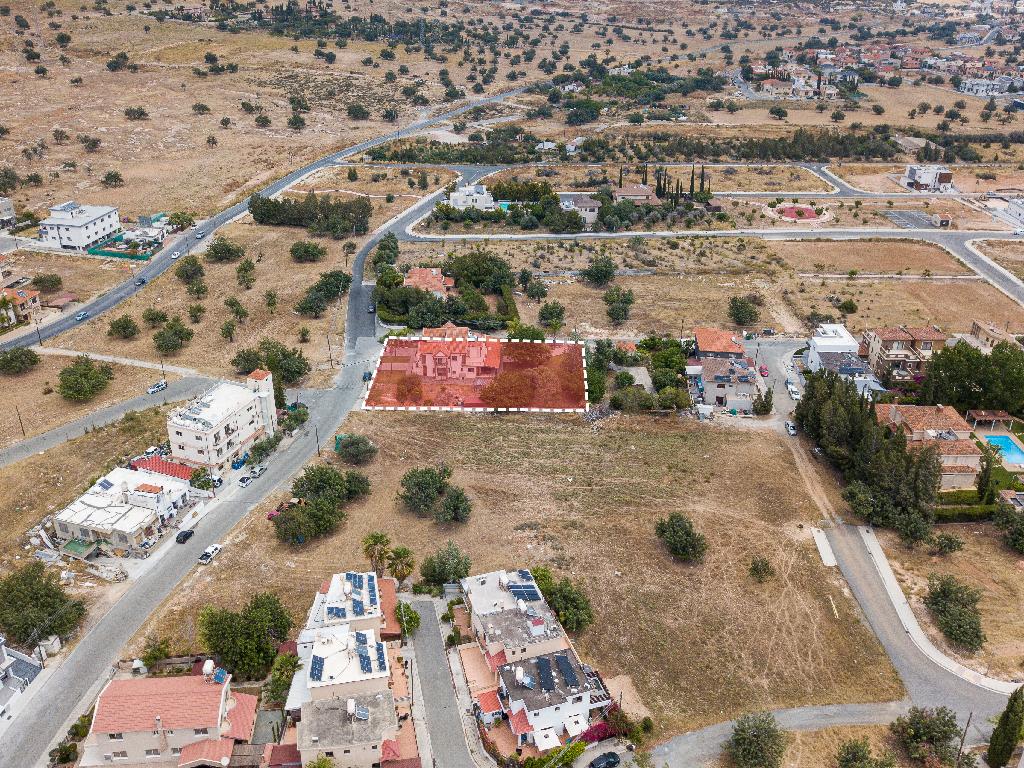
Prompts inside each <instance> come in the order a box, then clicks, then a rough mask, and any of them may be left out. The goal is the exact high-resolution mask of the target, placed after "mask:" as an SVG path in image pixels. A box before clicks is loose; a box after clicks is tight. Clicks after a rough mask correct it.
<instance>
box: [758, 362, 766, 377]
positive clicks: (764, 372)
mask: <svg viewBox="0 0 1024 768" xmlns="http://www.w3.org/2000/svg"><path fill="white" fill-rule="evenodd" d="M757 370H758V373H760V374H761V375H762V376H764V377H765V378H766V379H767V378H768V366H767V365H765V364H764V363H762V364H761V367H760V368H758V369H757Z"/></svg>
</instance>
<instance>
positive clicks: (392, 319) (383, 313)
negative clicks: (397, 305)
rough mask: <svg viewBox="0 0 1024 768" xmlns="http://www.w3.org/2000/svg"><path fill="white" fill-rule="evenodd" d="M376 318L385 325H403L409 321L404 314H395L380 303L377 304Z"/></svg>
mask: <svg viewBox="0 0 1024 768" xmlns="http://www.w3.org/2000/svg"><path fill="white" fill-rule="evenodd" d="M377 318H378V319H379V320H380V321H381V322H382V323H384V324H385V325H405V324H406V323H407V322H408V321H409V318H408V317H407V316H406V315H399V314H396V313H394V312H391V311H389V310H388V309H386V308H385V307H382V306H380V305H378V306H377Z"/></svg>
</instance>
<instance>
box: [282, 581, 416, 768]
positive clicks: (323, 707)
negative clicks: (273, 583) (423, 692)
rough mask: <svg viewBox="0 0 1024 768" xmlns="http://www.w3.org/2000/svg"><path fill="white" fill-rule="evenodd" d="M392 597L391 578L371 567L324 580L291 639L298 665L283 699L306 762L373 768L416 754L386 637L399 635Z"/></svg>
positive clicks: (400, 674)
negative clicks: (381, 576)
mask: <svg viewBox="0 0 1024 768" xmlns="http://www.w3.org/2000/svg"><path fill="white" fill-rule="evenodd" d="M397 602H398V600H397V585H396V584H395V582H394V580H393V579H378V577H377V575H376V574H375V573H373V572H372V571H370V572H355V571H348V572H346V573H343V574H342V573H338V574H334V575H333V576H332V577H331V578H330V579H327V580H326V581H324V583H323V584H322V585H321V587H320V590H319V591H318V593H317V595H316V597H315V598H314V600H313V605H312V606H311V607H310V610H309V614H308V615H307V618H306V625H305V627H304V628H303V630H302V631H301V632H300V633H299V637H298V640H297V641H296V653H297V654H298V656H299V659H300V661H301V667H300V669H299V670H298V671H297V672H296V674H295V676H294V677H293V678H292V682H291V686H290V688H289V691H288V697H287V700H286V702H285V712H287V713H288V715H289V716H290V717H291V718H292V719H293V720H294V721H295V722H297V726H296V730H295V733H294V738H295V743H296V747H297V750H298V752H299V756H300V758H301V763H302V764H303V765H305V764H307V763H308V762H310V761H312V760H315V759H317V758H319V757H328V758H331V759H332V760H333V761H334V765H335V766H336V768H371V766H388V765H396V766H397V765H403V763H402V762H401V761H402V760H406V759H412V758H415V757H416V755H417V752H416V739H415V736H414V735H413V733H412V723H411V720H410V719H409V712H410V707H411V702H410V701H409V700H408V698H407V696H406V695H405V694H406V692H407V690H408V689H407V686H408V681H407V679H406V678H405V671H404V668H403V666H402V664H400V663H398V664H396V663H395V662H396V660H397V649H395V648H392V647H389V644H388V642H387V640H386V637H391V638H395V637H398V636H399V633H398V629H397V618H396V616H395V608H396V606H397ZM396 697H397V698H400V699H401V700H400V701H396ZM416 764H417V765H418V763H416Z"/></svg>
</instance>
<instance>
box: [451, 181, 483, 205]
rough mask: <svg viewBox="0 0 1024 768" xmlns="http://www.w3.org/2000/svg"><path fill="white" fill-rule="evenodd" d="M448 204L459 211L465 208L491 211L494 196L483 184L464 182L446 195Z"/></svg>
mask: <svg viewBox="0 0 1024 768" xmlns="http://www.w3.org/2000/svg"><path fill="white" fill-rule="evenodd" d="M448 204H449V205H450V206H452V207H453V208H457V209H458V210H460V211H464V210H466V209H467V208H476V209H477V210H479V211H493V210H494V197H493V196H492V195H491V193H490V192H488V191H487V187H485V186H484V185H483V184H464V185H463V186H461V187H459V188H458V189H456V190H455V191H454V192H452V193H451V194H450V195H448Z"/></svg>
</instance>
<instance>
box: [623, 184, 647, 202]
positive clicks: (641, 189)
mask: <svg viewBox="0 0 1024 768" xmlns="http://www.w3.org/2000/svg"><path fill="white" fill-rule="evenodd" d="M612 200H614V201H615V202H616V203H621V202H622V201H623V200H632V201H633V202H634V203H654V202H655V201H656V200H657V198H656V197H655V195H654V190H653V189H651V188H650V187H649V186H647V185H646V184H623V185H622V186H621V187H616V188H615V189H613V190H612Z"/></svg>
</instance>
